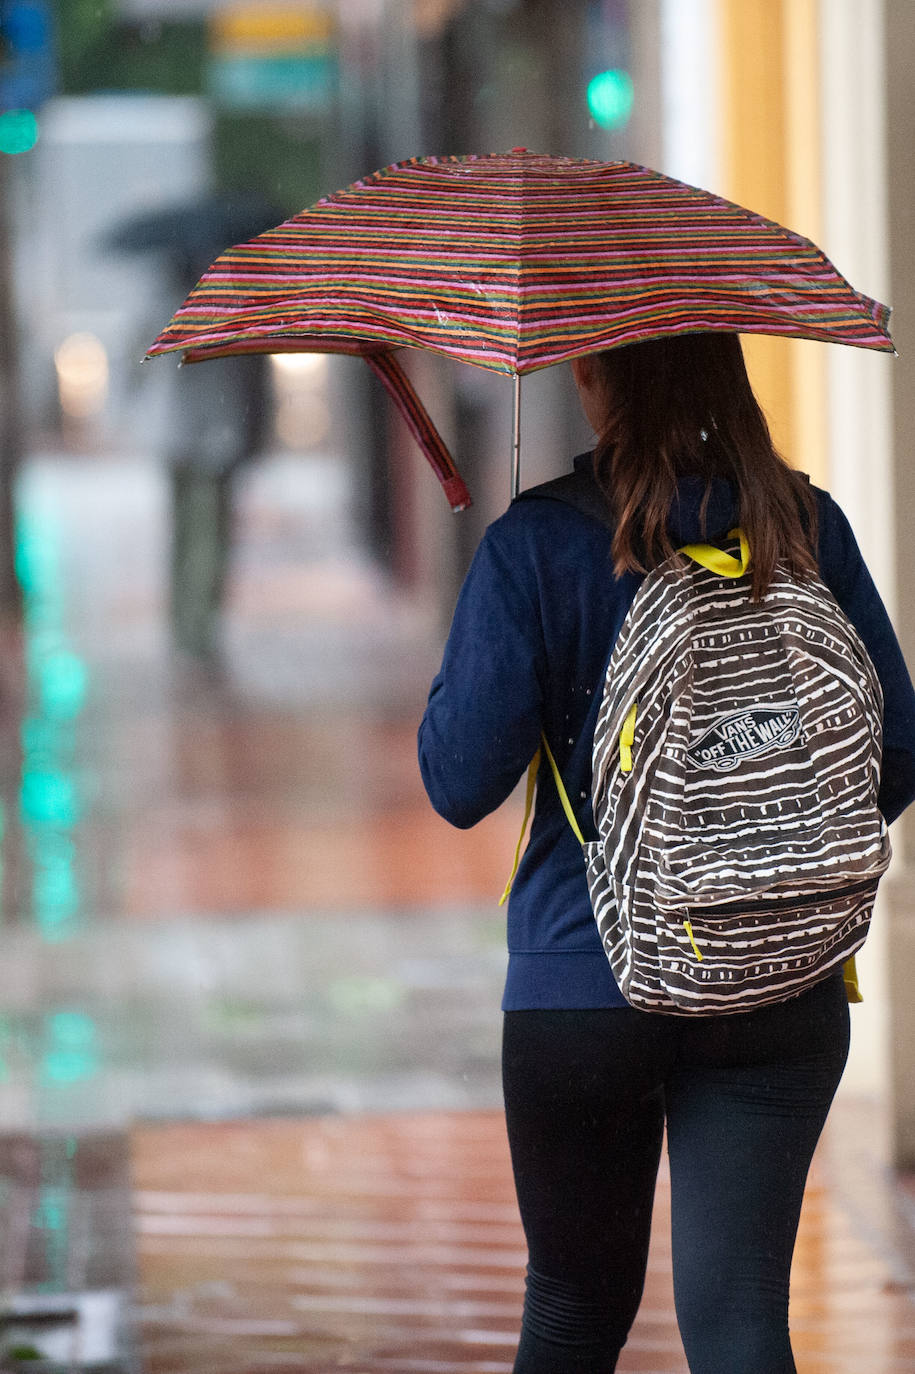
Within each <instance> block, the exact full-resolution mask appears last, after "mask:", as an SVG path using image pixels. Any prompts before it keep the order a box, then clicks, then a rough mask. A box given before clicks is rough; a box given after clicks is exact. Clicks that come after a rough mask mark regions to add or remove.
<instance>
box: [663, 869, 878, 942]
mask: <svg viewBox="0 0 915 1374" xmlns="http://www.w3.org/2000/svg"><path fill="white" fill-rule="evenodd" d="M874 890H875V883H874V880H873V878H867V879H863V880H862V881H860V882H857V883H849V884H847V886H845V887H838V888H835V889H833V890H832V891H829V892H821V893H818V894H815V895H811V896H807V897H775V898H773V899H772V900H770V901H765V900H760V901H758V902H755V903H754V902H752V901H749V902H728V903H726V904H724V905H722V906H714V905H712V906H705V907H698V908H696V909H697V910H700V911H710V912H714V913H715V914H716V915H718V914H719V913H720V914H721V915H722V916H733V915H739V914H740V913H741V912H742V911H746V910H747V909H748V907H751V906H753V905H756V906H760V907H763V908H764V909H765V910H766V911H771V910H772V909H773V908H774V909H775V910H778V909H779V907H781V908H782V909H783V910H785V911H798V910H802V909H803V908H804V907H808V906H822V905H823V904H824V903H825V902H829V901H834V900H835V899H836V898H839V897H857V896H858V895H859V894H862V895H863V894H864V893H866V892H870V891H874ZM685 924H686V922H685V921H684V925H685ZM690 939H692V935H690Z"/></svg>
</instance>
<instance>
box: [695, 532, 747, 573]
mask: <svg viewBox="0 0 915 1374" xmlns="http://www.w3.org/2000/svg"><path fill="white" fill-rule="evenodd" d="M728 538H729V539H738V540H739V541H740V557H739V558H735V557H734V556H733V554H730V553H726V552H725V550H724V549H716V548H715V546H714V544H684V545H683V548H682V549H680V551H679V552H680V553H685V554H686V556H687V558H691V559H692V560H693V562H694V563H699V564H701V566H702V567H703V568H708V570H709V572H713V573H717V574H718V576H719V577H743V575H744V573H745V572H746V570H747V568H748V567H749V566H750V545H749V543H748V542H747V536H746V535H745V534H744V532H743V530H741V529H734V530H729V531H728Z"/></svg>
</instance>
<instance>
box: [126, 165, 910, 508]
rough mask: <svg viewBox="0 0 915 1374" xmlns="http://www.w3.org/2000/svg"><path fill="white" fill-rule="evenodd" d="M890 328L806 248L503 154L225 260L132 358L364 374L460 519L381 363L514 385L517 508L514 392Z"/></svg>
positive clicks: (382, 178)
mask: <svg viewBox="0 0 915 1374" xmlns="http://www.w3.org/2000/svg"><path fill="white" fill-rule="evenodd" d="M889 313H890V312H889V310H888V309H887V307H886V306H884V305H881V304H880V303H879V302H878V301H874V300H871V299H870V298H869V297H867V296H863V295H861V294H860V293H859V292H857V291H855V290H854V288H853V287H851V286H850V285H849V283H848V282H847V281H845V279H844V278H843V277H842V276H840V275H839V273H838V272H837V271H836V269H835V267H834V266H833V265H832V263H831V262H830V261H829V260H828V259H827V258H826V257H825V256H824V255H823V253H822V252H821V251H820V250H819V249H818V248H817V247H816V246H815V245H814V244H813V243H811V242H810V241H809V240H808V239H805V238H802V237H801V236H800V235H799V234H795V233H792V232H791V230H789V229H785V228H783V226H781V225H780V224H776V223H775V222H774V221H772V220H768V219H765V218H763V216H761V215H758V214H755V213H754V212H753V211H751V210H745V209H743V208H741V207H740V206H738V205H734V204H733V203H731V202H730V201H727V200H723V199H722V198H721V197H720V196H715V195H712V194H710V193H709V192H708V191H702V190H698V189H697V188H695V187H693V186H688V185H686V184H685V183H684V182H681V181H676V180H674V179H673V178H671V177H667V176H664V175H663V174H661V173H660V172H654V171H651V170H650V169H649V168H646V167H639V166H636V165H635V164H634V163H631V162H610V163H607V162H594V161H587V160H582V159H574V158H562V157H546V156H541V155H538V154H535V153H530V152H528V151H527V150H526V149H523V148H516V149H514V150H513V151H512V152H510V153H506V154H492V155H487V156H480V157H476V156H470V157H438V158H435V157H430V158H421V159H420V158H416V159H411V160H410V161H407V162H400V163H396V164H395V165H394V166H391V167H385V168H384V169H382V170H381V171H379V172H376V173H374V174H373V175H372V176H369V177H366V178H365V179H364V180H362V181H357V182H355V183H354V184H353V185H352V186H349V187H347V188H346V189H345V190H343V191H339V192H337V193H336V194H334V195H330V196H327V197H325V198H324V199H323V200H321V201H319V202H318V203H317V205H314V206H312V207H311V208H310V209H308V210H304V211H302V213H301V214H298V215H295V216H293V218H292V219H289V220H287V221H285V223H283V224H281V225H279V226H278V227H277V228H275V229H269V230H268V231H267V232H266V233H264V234H261V235H260V236H259V237H258V238H255V239H252V240H251V241H250V242H248V243H244V244H240V245H239V246H237V247H235V248H230V249H229V250H228V251H227V252H225V253H223V254H222V256H221V257H219V258H218V259H217V260H216V262H215V263H214V264H213V266H212V267H211V268H210V269H209V270H208V271H207V272H206V273H205V274H204V276H203V277H202V279H201V281H200V282H199V283H198V285H197V286H196V287H195V288H194V290H193V291H192V292H191V294H190V295H189V296H188V298H187V300H186V301H185V302H184V304H183V305H182V306H181V308H180V309H179V310H178V311H177V312H176V314H175V315H174V317H173V319H172V320H171V321H170V323H169V324H168V325H167V326H166V328H165V329H164V330H163V331H162V333H161V334H160V335H159V337H158V338H157V339H156V341H155V343H154V344H153V346H152V348H151V349H150V350H149V354H150V356H153V355H156V354H160V353H165V352H168V351H170V350H183V352H184V354H185V358H186V359H187V360H188V361H191V362H197V361H201V360H203V359H206V358H212V357H220V356H224V355H225V354H230V353H239V352H241V353H245V352H256V351H263V352H282V351H297V352H332V353H333V352H343V353H362V354H365V355H366V356H367V357H368V358H369V360H370V361H372V362H373V363H374V365H375V366H376V370H380V371H381V372H382V374H383V379H384V380H385V382H386V384H387V385H388V387H389V390H391V392H392V394H393V395H394V396H395V399H397V400H398V403H399V404H401V406H402V408H403V409H404V410H405V412H406V413H407V414H408V418H409V419H410V423H411V428H412V429H413V432H414V434H416V435H417V438H418V439H419V440H420V442H421V443H422V445H423V447H424V448H425V449H426V452H427V456H429V457H430V461H432V462H433V466H434V467H435V468H436V471H437V472H438V474H439V476H440V478H441V479H442V481H443V482H446V483H449V484H450V487H449V494H450V497H451V499H452V504H455V505H460V504H466V502H465V501H464V496H466V489H463V484H462V483H461V482H460V478H459V477H458V475H457V473H456V472H455V470H454V467H453V464H452V463H451V460H450V457H449V456H448V453H447V450H446V449H445V447H444V445H443V444H442V442H441V439H440V438H439V437H438V435H437V434H436V433H435V430H434V427H433V426H432V425H431V421H430V420H429V418H428V416H427V415H426V414H425V411H424V410H423V408H422V405H421V403H420V402H419V400H418V398H417V397H416V395H415V393H412V390H411V389H410V388H409V383H408V382H407V379H406V377H405V375H404V373H403V371H402V369H400V368H399V365H398V364H397V363H396V360H395V359H394V358H393V357H392V356H391V352H390V350H391V349H394V348H400V347H408V348H425V349H431V350H432V351H433V352H436V353H444V354H446V355H447V356H448V357H452V358H458V359H460V360H461V361H462V362H468V363H474V364H475V365H477V366H478V367H484V368H489V369H492V370H493V371H496V372H504V373H508V374H509V375H511V376H512V377H514V378H515V385H516V394H515V416H516V422H515V437H514V444H513V459H514V461H513V489H514V490H517V485H518V450H519V442H518V433H519V429H518V416H519V414H520V386H519V379H520V377H521V376H522V375H523V374H524V373H526V372H533V371H535V370H537V369H538V368H542V367H548V366H549V365H550V364H552V363H557V362H560V361H562V360H563V359H567V358H573V357H576V356H578V355H580V354H584V353H592V352H595V351H597V350H600V349H606V348H615V347H619V346H621V345H624V344H628V343H635V342H637V341H641V340H645V339H654V338H659V337H661V336H664V335H671V334H681V333H697V332H703V331H707V330H726V331H730V332H739V333H749V334H776V335H789V336H792V337H795V338H805V339H820V340H824V341H826V342H833V343H845V344H852V345H856V346H858V347H861V348H876V349H883V350H886V351H889V352H892V351H893V343H892V340H891V338H890V335H889V331H888V321H889ZM467 500H469V497H468V498H467Z"/></svg>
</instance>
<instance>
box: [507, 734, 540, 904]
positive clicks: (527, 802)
mask: <svg viewBox="0 0 915 1374" xmlns="http://www.w3.org/2000/svg"><path fill="white" fill-rule="evenodd" d="M539 771H540V750H539V749H538V750H537V752H536V754H535V755H534V757H533V758H532V759H531V761H530V763H529V764H528V768H527V787H526V789H525V794H524V819H523V820H522V822H521V834H520V835H519V836H518V843H517V845H516V846H515V862H514V863H513V864H512V871H511V873H510V874H509V877H508V882H507V883H506V884H505V891H504V892H503V893H502V896H501V897H500V898H499V906H504V905H505V903H506V902H507V901H508V898H509V895H510V893H511V890H512V884H513V883H514V881H515V877H516V875H517V872H518V867H519V865H520V863H521V846H522V845H523V844H524V832H525V831H526V830H527V823H528V821H529V820H530V818H531V810H532V808H533V805H534V788H535V787H536V786H537V774H538V772H539Z"/></svg>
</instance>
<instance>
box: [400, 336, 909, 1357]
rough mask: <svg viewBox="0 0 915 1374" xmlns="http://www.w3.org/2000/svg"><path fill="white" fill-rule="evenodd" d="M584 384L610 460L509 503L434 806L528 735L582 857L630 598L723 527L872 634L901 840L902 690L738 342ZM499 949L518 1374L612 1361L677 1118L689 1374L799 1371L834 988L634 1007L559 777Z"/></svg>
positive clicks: (888, 793) (470, 627) (485, 577)
mask: <svg viewBox="0 0 915 1374" xmlns="http://www.w3.org/2000/svg"><path fill="white" fill-rule="evenodd" d="M572 366H573V372H574V375H575V380H576V384H577V386H578V391H579V395H580V398H581V401H582V405H583V407H584V410H585V413H586V415H587V416H588V419H589V420H590V422H591V424H592V425H593V427H594V429H595V431H596V432H597V434H598V436H599V439H598V443H597V446H596V448H595V450H594V453H593V455H591V454H587V455H584V456H582V457H580V458H578V459H576V461H575V472H576V477H575V478H574V479H571V485H572V488H573V489H574V490H573V491H572V492H570V489H569V481H570V479H566V482H565V484H564V489H563V491H562V492H559V491H558V490H557V488H556V486H555V485H553V484H547V485H546V486H545V487H542V488H535V489H534V490H533V491H530V492H525V493H524V499H521V500H518V501H516V502H515V503H514V504H513V505H512V506H511V507H510V509H509V510H508V511H507V512H506V514H505V515H503V516H502V518H501V519H499V520H497V521H496V522H495V524H493V525H492V526H491V527H490V528H489V530H488V531H487V532H486V534H485V536H484V538H483V540H482V542H481V544H480V547H479V549H478V551H477V554H476V556H475V559H474V562H473V565H472V567H471V569H470V572H469V574H468V576H467V579H466V581H465V584H464V587H463V589H462V592H461V596H460V598H459V601H458V605H457V609H456V611H455V616H454V622H453V625H452V628H451V633H450V636H449V639H448V643H447V646H446V649H445V655H444V661H443V664H442V668H441V671H440V673H439V675H438V676H437V677H436V679H435V681H434V683H433V685H432V690H431V693H430V696H429V703H428V707H427V709H426V713H425V716H424V719H423V722H422V725H421V727H420V733H419V752H420V764H421V768H422V773H423V778H424V781H425V784H426V788H427V791H428V793H429V796H430V799H431V801H432V803H433V805H434V806H435V808H436V809H437V810H438V811H439V812H440V814H441V815H443V816H444V817H445V818H446V819H448V820H449V821H451V822H453V823H454V824H455V825H458V826H462V827H465V826H470V825H473V824H475V822H476V821H478V820H480V819H481V818H482V817H483V816H485V815H486V814H487V813H488V812H490V811H492V810H493V809H494V808H495V807H497V806H498V805H500V803H501V802H503V801H504V800H505V798H506V797H507V796H508V795H509V793H510V792H511V791H512V789H513V788H514V786H515V784H516V783H517V781H518V779H519V777H520V776H521V774H522V773H523V772H524V770H525V768H526V767H527V765H528V763H529V761H530V759H531V757H532V756H533V755H534V753H535V751H536V749H537V746H538V743H539V739H540V734H541V731H543V732H544V733H545V735H546V738H547V739H548V741H549V742H550V744H551V745H552V748H553V752H554V754H555V756H556V759H557V762H558V764H559V767H560V771H561V773H562V776H563V778H564V780H565V784H566V788H567V790H568V793H569V795H570V796H571V798H572V801H573V805H574V806H575V808H576V812H577V817H578V821H579V824H580V826H581V827H582V830H583V831H584V833H585V836H586V838H594V837H595V832H594V828H593V821H592V818H591V808H590V781H591V745H592V740H593V735H594V726H595V720H596V716H597V709H598V704H599V697H600V690H601V686H602V682H603V675H604V671H605V668H606V663H607V659H608V656H609V653H610V650H611V649H612V647H613V644H614V642H615V640H616V637H617V634H618V633H619V629H620V626H621V624H622V622H623V620H624V618H625V615H626V612H627V610H628V607H629V605H630V604H631V601H632V599H633V596H634V594H635V591H636V588H637V587H638V585H639V582H640V580H641V578H642V577H643V575H644V572H645V570H646V569H647V568H649V567H652V566H654V565H656V564H657V563H658V562H660V561H662V560H663V559H664V558H665V557H667V556H668V555H669V554H670V553H671V552H672V551H673V550H674V549H676V548H677V547H678V546H680V545H683V544H686V543H690V542H695V541H699V540H708V541H711V542H714V541H716V540H719V539H721V538H722V537H723V536H724V535H725V534H726V533H727V531H728V530H729V529H731V528H732V527H733V526H734V525H735V524H738V523H739V524H740V525H741V526H742V527H743V528H744V529H745V530H746V532H747V535H748V537H749V542H750V548H751V550H752V554H753V567H752V573H753V579H754V593H755V594H756V595H761V594H763V593H764V591H765V588H766V585H767V583H768V581H769V579H770V578H771V575H772V571H773V568H774V566H775V563H776V562H777V561H781V562H782V563H785V564H787V565H788V567H789V568H790V569H791V570H792V571H794V572H795V573H797V574H803V573H804V572H805V571H806V570H808V569H812V568H818V569H819V573H820V576H821V577H822V579H823V580H824V581H825V582H826V584H827V585H828V586H829V588H830V589H831V590H832V592H833V594H834V595H835V597H836V598H837V600H838V602H839V604H840V605H841V606H842V607H843V608H844V610H845V612H846V614H847V615H848V616H849V618H850V619H851V621H852V623H853V624H854V625H855V627H856V628H857V630H858V632H859V634H860V635H861V637H862V639H863V640H864V642H865V644H866V646H867V648H868V650H869V652H870V654H871V657H872V658H873V661H874V664H875V667H876V669H877V672H878V675H879V678H880V681H881V684H882V687H883V691H884V695H885V719H884V754H883V771H882V781H881V789H880V798H879V802H880V806H881V809H882V811H883V813H884V815H885V816H886V817H887V819H888V820H893V819H894V818H895V817H896V816H897V815H898V814H899V813H900V812H901V811H902V810H903V809H904V807H905V806H907V805H908V803H909V802H910V801H911V800H912V799H913V797H915V692H913V688H912V684H911V681H910V679H909V676H908V673H907V671H906V668H905V664H904V662H903V658H902V655H901V652H900V649H899V646H898V643H897V641H896V637H895V635H894V633H893V629H892V627H891V625H890V623H889V620H888V618H887V615H886V611H885V610H884V608H883V605H882V604H881V602H880V599H879V597H878V595H877V592H876V590H875V588H874V585H873V583H872V581H871V578H870V576H869V574H868V571H867V569H866V567H865V565H864V562H863V560H862V558H861V555H860V553H859V551H858V548H857V545H856V543H855V540H854V536H853V535H852V532H851V529H850V527H849V525H848V522H847V521H846V519H845V517H844V516H843V515H842V513H841V511H840V510H839V508H838V507H837V506H836V505H835V503H834V502H833V501H832V500H831V499H830V497H829V496H828V495H827V494H826V493H825V492H823V491H819V490H817V489H816V488H814V487H812V486H810V484H809V483H808V482H807V480H806V478H803V477H802V476H801V475H800V474H797V473H795V472H793V471H792V470H791V469H790V468H789V467H788V466H787V465H786V464H785V463H784V462H783V461H782V459H781V458H780V457H779V456H778V454H777V453H776V452H775V451H774V449H773V447H772V443H771V439H770V437H769V433H768V429H767V427H766V423H765V420H764V418H763V415H762V412H761V411H760V409H759V406H758V404H757V402H756V400H755V398H754V396H753V392H752V390H751V387H750V384H749V381H748V378H747V374H746V370H745V368H744V364H743V357H742V353H741V348H740V342H739V340H738V338H737V336H736V335H730V334H699V335H689V336H683V337H679V338H674V339H663V340H657V341H653V342H650V343H645V344H636V345H631V346H629V347H627V348H621V349H616V350H613V351H610V352H607V353H603V354H597V355H590V356H588V357H584V358H580V359H577V360H576V361H575V362H573V365H572ZM557 495H559V496H561V497H562V499H556V497H557ZM570 497H571V500H570ZM601 501H602V502H603V505H602V506H601V504H600V503H601ZM589 506H590V507H591V509H592V510H593V511H594V513H593V514H590V513H589ZM508 934H509V966H508V976H507V982H506V988H505V997H504V1001H503V1009H504V1012H505V1019H504V1042H503V1073H504V1090H505V1105H506V1117H507V1122H508V1132H509V1141H510V1145H511V1153H512V1163H513V1167H514V1174H515V1182H516V1187H517V1193H518V1201H519V1205H520V1209H521V1216H522V1220H523V1223H524V1228H525V1233H526V1236H527V1241H528V1249H529V1265H528V1273H527V1289H526V1298H525V1309H524V1323H523V1328H522V1334H521V1340H520V1345H519V1348H518V1353H517V1357H516V1362H515V1366H514V1368H515V1374H607V1372H608V1371H612V1370H613V1369H615V1368H616V1362H617V1358H618V1356H619V1352H620V1350H621V1349H622V1347H623V1345H624V1343H625V1341H626V1336H627V1333H628V1331H629V1328H630V1326H631V1324H632V1321H633V1319H634V1317H635V1314H636V1310H637V1308H638V1305H639V1300H640V1297H641V1293H642V1287H643V1282H644V1275H645V1264H646V1257H647V1250H648V1239H649V1231H650V1223H651V1209H652V1199H653V1195H654V1188H655V1180H656V1175H657V1169H658V1162H659V1157H660V1151H661V1143H662V1134H663V1130H664V1127H665V1125H666V1128H667V1140H668V1155H669V1161H670V1174H671V1208H672V1240H673V1267H674V1285H675V1294H676V1306H677V1317H678V1321H679V1325H680V1331H681V1335H682V1338H683V1343H684V1347H685V1349H686V1354H687V1358H688V1361H689V1367H690V1370H691V1371H693V1374H734V1371H735V1370H736V1369H739V1370H740V1371H741V1374H788V1371H793V1370H794V1369H795V1364H794V1360H793V1357H792V1353H791V1344H790V1339H789V1335H788V1279H789V1272H790V1267H791V1256H792V1251H793V1247H794V1241H795V1234H796V1230H797V1224H798V1219H799V1215H800V1208H801V1199H802V1195H803V1190H804V1184H805V1180H806V1176H807V1171H808V1168H809V1165H810V1160H811V1157H812V1154H813V1150H814V1147H815V1145H816V1142H817V1139H818V1137H819V1135H820V1132H821V1130H822V1127H823V1123H824V1121H825V1119H826V1115H827V1112H828V1110H829V1107H830V1104H831V1102H832V1098H833V1095H834V1093H835V1089H836V1086H837V1084H838V1082H839V1079H840V1077H841V1074H842V1070H843V1068H844V1064H845V1058H846V1053H847V1047H848V1008H847V999H846V996H845V991H844V987H843V980H842V976H841V973H837V974H833V975H830V976H829V977H828V978H826V979H824V980H823V981H822V982H820V983H818V984H817V985H816V986H815V987H814V988H813V989H812V990H811V991H808V992H806V993H804V994H802V995H800V996H797V997H794V998H792V999H790V1000H788V1001H785V1002H781V1003H778V1004H776V1005H773V1006H768V1007H765V1008H762V1009H759V1010H755V1011H752V1012H745V1013H742V1014H738V1015H732V1016H723V1017H714V1016H711V1017H696V1016H690V1017H677V1016H667V1015H661V1014H652V1013H647V1012H643V1011H638V1010H635V1009H633V1008H632V1007H630V1006H628V1005H627V1004H626V1002H625V1001H624V999H623V997H622V995H621V994H620V992H619V989H618V988H617V986H616V984H615V982H614V980H613V977H612V975H611V972H610V968H609V965H608V963H607V959H606V956H605V955H604V952H603V949H602V946H601V942H600V939H599V937H598V934H597V928H596V924H595V921H594V918H593V915H592V911H591V906H590V902H589V898H588V891H587V884H586V879H585V870H584V864H583V861H582V853H581V848H580V845H579V843H578V841H577V840H576V838H575V836H574V834H573V832H572V830H571V828H570V826H569V825H568V823H567V821H566V819H565V817H564V815H563V812H562V809H561V806H560V802H559V798H558V795H557V792H556V788H555V786H554V785H553V783H552V780H551V779H550V777H549V774H548V772H547V773H545V774H541V778H540V786H539V787H538V793H537V805H536V809H535V814H534V820H533V825H532V829H531V836H530V841H529V843H528V846H527V850H526V852H525V855H524V858H523V860H522V863H521V867H520V869H519V871H518V875H517V878H516V881H515V885H514V888H513V891H512V896H511V902H510V905H509V918H508Z"/></svg>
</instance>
